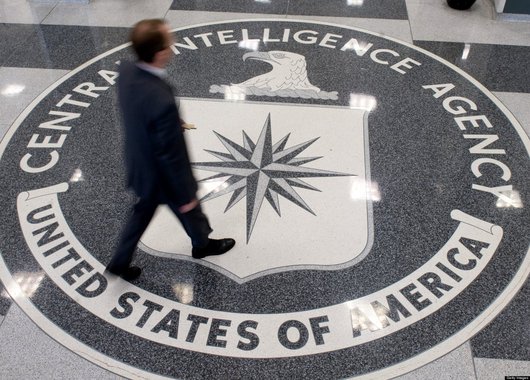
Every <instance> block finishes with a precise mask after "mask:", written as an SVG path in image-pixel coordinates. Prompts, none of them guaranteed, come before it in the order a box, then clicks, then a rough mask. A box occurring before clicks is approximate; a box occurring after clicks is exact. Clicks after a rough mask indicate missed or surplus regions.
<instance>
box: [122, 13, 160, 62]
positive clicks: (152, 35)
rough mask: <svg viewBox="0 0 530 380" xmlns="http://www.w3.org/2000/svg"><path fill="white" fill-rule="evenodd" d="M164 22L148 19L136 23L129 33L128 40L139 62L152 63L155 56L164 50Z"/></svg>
mask: <svg viewBox="0 0 530 380" xmlns="http://www.w3.org/2000/svg"><path fill="white" fill-rule="evenodd" d="M163 25H165V22H164V20H161V19H149V20H142V21H140V22H138V23H137V24H136V25H135V26H134V28H133V30H132V31H131V35H130V40H131V42H132V47H133V49H134V51H135V53H136V55H137V56H138V59H139V60H140V61H144V62H147V63H151V62H153V59H154V57H155V54H156V53H157V52H159V51H161V50H164V49H165V48H166V47H167V46H166V43H167V41H166V36H165V35H164V33H163V32H162V26H163Z"/></svg>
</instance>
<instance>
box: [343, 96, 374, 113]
mask: <svg viewBox="0 0 530 380" xmlns="http://www.w3.org/2000/svg"><path fill="white" fill-rule="evenodd" d="M376 107H377V100H376V98H375V97H374V96H371V95H365V94H350V108H356V109H362V110H365V111H368V112H370V111H373V110H375V109H376Z"/></svg>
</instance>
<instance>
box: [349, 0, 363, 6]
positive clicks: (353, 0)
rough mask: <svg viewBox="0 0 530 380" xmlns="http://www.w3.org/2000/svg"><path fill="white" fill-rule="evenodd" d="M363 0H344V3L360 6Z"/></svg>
mask: <svg viewBox="0 0 530 380" xmlns="http://www.w3.org/2000/svg"><path fill="white" fill-rule="evenodd" d="M363 3H364V0H346V4H347V5H350V6H353V7H362V6H363Z"/></svg>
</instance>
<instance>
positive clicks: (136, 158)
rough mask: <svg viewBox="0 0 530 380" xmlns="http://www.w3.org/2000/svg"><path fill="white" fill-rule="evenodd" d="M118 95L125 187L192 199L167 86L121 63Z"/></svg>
mask: <svg viewBox="0 0 530 380" xmlns="http://www.w3.org/2000/svg"><path fill="white" fill-rule="evenodd" d="M118 99H119V103H120V108H121V112H122V117H123V124H124V126H125V158H126V166H127V177H128V178H127V180H128V186H129V187H131V188H132V189H133V190H134V192H135V193H136V194H137V195H138V196H139V197H140V198H153V197H158V198H159V199H160V200H161V203H166V201H167V200H168V199H171V201H173V202H175V203H176V204H177V205H178V206H181V205H184V204H186V203H189V202H190V201H191V200H192V199H193V198H195V193H196V191H197V182H196V181H195V178H194V177H193V174H192V172H191V167H190V161H189V157H188V152H187V149H186V143H185V140H184V136H183V132H182V126H181V123H180V116H179V113H178V109H177V106H176V104H175V98H174V94H173V91H172V89H171V87H170V86H169V85H168V84H167V83H166V82H165V81H164V80H163V79H161V78H159V77H157V76H156V75H154V74H151V73H149V72H147V71H145V70H143V69H141V68H139V67H137V66H136V64H134V63H131V62H122V63H121V64H120V75H119V78H118Z"/></svg>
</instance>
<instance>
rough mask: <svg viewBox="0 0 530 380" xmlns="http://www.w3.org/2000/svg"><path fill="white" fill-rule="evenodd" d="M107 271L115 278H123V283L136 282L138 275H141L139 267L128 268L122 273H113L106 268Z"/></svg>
mask: <svg viewBox="0 0 530 380" xmlns="http://www.w3.org/2000/svg"><path fill="white" fill-rule="evenodd" d="M107 271H108V272H110V273H112V274H114V275H116V276H120V277H121V278H123V279H124V280H125V281H132V280H136V279H137V278H138V277H139V276H140V274H141V273H142V269H141V268H139V267H129V268H127V269H125V270H124V271H122V272H119V273H117V272H115V271H112V270H110V269H108V268H107Z"/></svg>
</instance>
